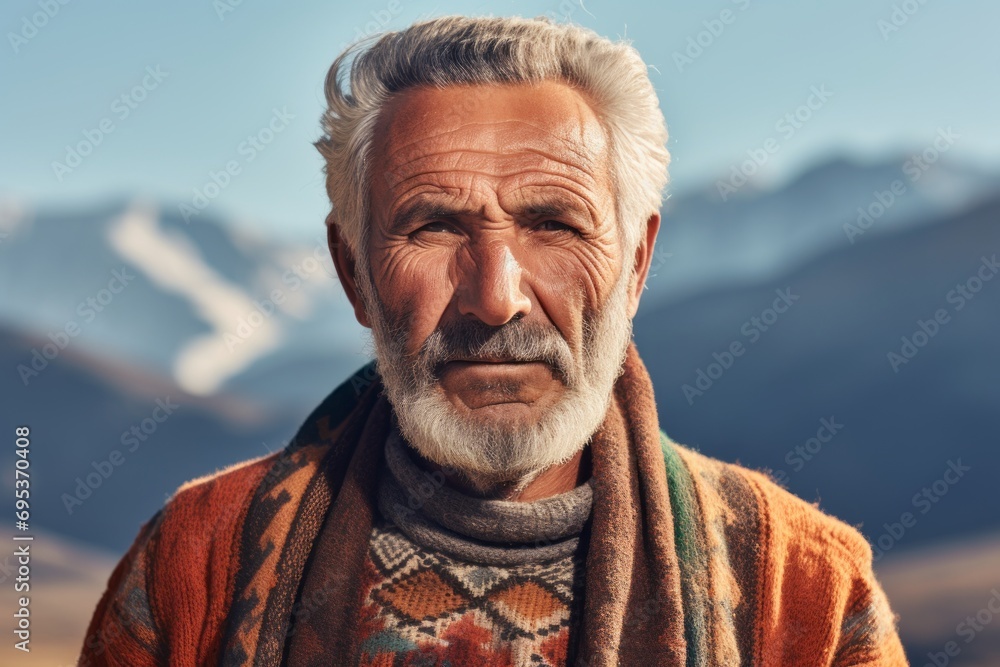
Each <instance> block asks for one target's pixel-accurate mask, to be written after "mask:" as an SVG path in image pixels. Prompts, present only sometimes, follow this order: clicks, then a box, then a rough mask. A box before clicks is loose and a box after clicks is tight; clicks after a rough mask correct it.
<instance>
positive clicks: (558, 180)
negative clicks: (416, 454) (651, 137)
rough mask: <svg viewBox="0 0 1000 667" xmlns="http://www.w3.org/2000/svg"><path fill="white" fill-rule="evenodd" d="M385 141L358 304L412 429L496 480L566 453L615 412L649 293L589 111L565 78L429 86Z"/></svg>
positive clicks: (384, 120)
mask: <svg viewBox="0 0 1000 667" xmlns="http://www.w3.org/2000/svg"><path fill="white" fill-rule="evenodd" d="M375 137H376V139H375V143H374V146H373V151H372V158H373V159H372V162H371V164H370V168H371V183H372V187H371V192H370V210H371V227H370V238H369V243H368V245H367V258H368V266H369V267H370V273H369V275H370V280H371V283H372V284H371V285H370V289H371V290H372V291H374V294H373V295H365V294H364V292H365V291H366V290H365V289H364V288H365V283H366V282H367V281H366V280H365V279H364V278H365V277H364V276H361V277H360V282H361V287H362V290H361V291H362V296H368V298H364V299H362V300H361V303H360V308H359V311H358V314H359V319H360V320H361V321H362V323H363V324H366V325H370V326H371V327H372V329H373V333H374V338H375V343H376V352H377V354H378V356H379V361H380V371H381V373H382V375H383V379H384V381H385V384H386V388H387V391H388V393H389V397H390V400H391V401H392V402H393V404H394V408H395V409H396V412H397V415H398V416H399V418H400V424H401V428H402V429H403V432H404V435H405V436H407V438H408V439H409V440H410V441H411V443H412V444H414V445H415V446H416V447H417V448H418V449H419V450H421V452H422V453H423V454H424V455H425V456H427V457H428V458H431V459H432V460H435V461H437V462H438V463H441V464H443V465H453V466H456V467H459V468H460V469H461V468H465V469H467V470H468V469H470V466H478V469H477V468H471V471H474V472H477V473H479V474H482V475H486V476H489V477H491V478H494V479H497V478H499V477H501V476H506V477H508V478H510V479H513V478H514V477H515V476H522V477H523V476H524V475H525V474H529V473H530V472H531V470H528V468H532V467H537V466H538V465H542V464H546V465H547V464H551V463H553V462H557V461H558V460H562V459H565V458H568V457H569V456H571V455H572V454H574V453H575V452H576V451H578V450H579V448H580V447H582V446H583V445H584V444H585V441H586V439H587V438H588V437H589V435H590V433H592V431H593V429H594V428H596V426H597V425H599V423H600V420H601V419H602V418H603V416H604V412H605V410H606V407H607V401H608V398H609V396H610V390H611V385H612V384H613V380H614V377H616V376H617V374H618V369H619V368H620V365H621V360H622V355H623V353H624V349H625V346H626V345H627V343H628V339H629V334H630V323H631V315H632V314H633V313H634V310H635V306H636V305H637V300H638V292H637V290H635V289H634V284H633V285H631V286H632V289H631V290H630V289H629V287H630V282H632V281H630V280H629V279H630V278H631V277H632V270H633V261H634V258H633V257H629V258H628V261H624V256H625V254H626V249H625V248H624V247H623V243H622V237H621V235H620V233H619V229H618V223H617V220H616V217H615V201H614V196H613V192H612V188H611V177H610V171H609V168H610V163H609V147H608V144H607V140H606V137H605V134H604V131H603V129H602V127H601V126H600V124H599V121H598V119H597V117H596V116H595V114H594V112H593V111H592V109H591V108H590V106H589V105H588V103H587V102H586V101H585V99H584V98H583V97H582V96H581V95H580V94H579V93H577V92H575V91H574V90H572V89H571V88H570V87H568V86H566V85H564V84H561V83H556V82H546V83H542V84H539V85H537V86H527V85H511V86H465V87H458V86H456V87H448V88H444V89H430V88H421V89H413V90H409V91H406V92H405V93H403V94H401V95H399V96H397V97H396V98H394V99H393V100H392V101H391V102H390V103H389V105H388V106H387V107H386V108H385V109H384V110H383V112H382V114H381V115H380V118H379V123H378V126H377V129H376V132H375ZM364 270H365V267H359V268H358V273H361V272H362V271H364ZM602 316H603V317H602ZM402 404H406V405H402ZM581 413H596V416H594V415H590V414H587V415H586V416H581ZM581 419H582V420H583V422H584V423H582V424H581V423H579V422H581ZM435 421H436V422H438V423H437V426H435V425H434V424H429V423H428V422H435ZM442 421H443V422H448V423H449V424H450V426H449V425H448V424H446V425H444V426H442V424H441V422H442ZM572 422H576V425H575V426H574V425H573V424H572ZM466 427H467V428H466ZM435 429H436V430H435ZM567 429H569V431H570V432H566V431H567ZM408 431H410V432H408ZM417 431H420V432H419V433H418V432H417ZM557 431H563V432H566V433H565V435H563V436H561V435H560V434H559V433H557ZM480 434H482V435H481V436H480ZM560 437H562V438H563V439H567V438H568V439H569V440H572V441H575V444H574V443H573V442H569V441H567V442H565V443H562V444H560V443H558V442H556V443H551V442H549V443H548V444H547V441H551V440H552V439H553V438H555V439H559V438H560ZM470 438H471V439H473V440H477V441H476V442H474V443H469V442H464V443H461V444H458V443H454V442H440V441H441V440H456V439H462V440H468V439H470ZM428 440H435V441H438V442H427V441H428ZM422 441H423V442H422ZM462 449H464V450H466V451H459V450H462Z"/></svg>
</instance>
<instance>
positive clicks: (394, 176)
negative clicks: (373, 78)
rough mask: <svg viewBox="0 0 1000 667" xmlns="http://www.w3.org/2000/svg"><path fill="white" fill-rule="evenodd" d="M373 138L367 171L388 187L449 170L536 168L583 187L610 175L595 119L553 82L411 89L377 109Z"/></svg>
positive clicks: (578, 97)
mask: <svg viewBox="0 0 1000 667" xmlns="http://www.w3.org/2000/svg"><path fill="white" fill-rule="evenodd" d="M374 137H375V139H374V142H373V146H372V149H373V153H372V158H373V160H372V168H373V170H374V172H375V173H376V174H378V175H381V176H382V177H383V181H384V182H385V183H386V184H388V186H389V187H390V188H392V187H395V186H396V185H397V184H399V183H400V182H402V181H405V180H407V179H409V178H412V177H414V176H417V175H420V174H425V173H428V172H434V171H437V172H441V171H442V170H447V169H448V168H451V169H454V170H455V171H477V170H483V172H484V173H489V174H492V175H494V176H499V177H502V176H505V175H509V174H516V173H519V172H524V171H530V170H533V169H534V170H541V171H546V172H552V173H556V174H562V175H565V176H566V177H568V178H571V179H574V180H580V181H581V184H587V185H591V184H593V185H596V183H597V181H599V180H601V179H602V178H605V177H606V176H607V174H608V172H609V158H610V156H609V147H608V141H607V136H606V133H605V129H604V126H603V125H602V124H601V122H600V120H599V118H598V116H597V114H596V113H595V111H594V109H593V108H592V106H591V105H590V104H589V103H588V100H587V99H586V98H585V97H584V96H583V95H582V94H581V93H580V92H578V91H576V90H574V89H573V88H571V87H570V86H568V85H566V84H564V83H560V82H555V81H546V82H542V83H538V84H511V85H463V86H448V87H445V88H430V87H421V88H413V89H409V90H406V91H404V92H402V93H399V94H398V95H396V96H394V97H393V98H392V99H391V100H390V101H389V102H388V103H387V104H386V106H385V107H384V108H383V110H382V112H381V113H380V115H379V118H378V122H377V125H376V129H375V133H374ZM588 182H593V183H588Z"/></svg>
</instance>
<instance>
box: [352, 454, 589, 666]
mask: <svg viewBox="0 0 1000 667" xmlns="http://www.w3.org/2000/svg"><path fill="white" fill-rule="evenodd" d="M390 445H391V443H387V459H389V460H390V461H393V460H394V459H393V457H392V453H391V451H390ZM397 446H398V442H397ZM396 454H397V458H398V455H399V454H400V452H399V451H397V452H396ZM403 463H404V464H405V465H407V466H410V465H411V463H412V462H410V461H404V462H403ZM413 470H414V469H413V468H412V467H411V468H409V469H408V471H409V472H411V473H412V472H413ZM384 474H385V475H386V476H387V477H389V479H388V480H384V481H383V483H382V485H381V487H382V488H380V496H381V497H380V503H379V504H380V507H381V508H383V511H382V513H381V515H380V516H378V517H376V521H375V523H374V526H373V529H372V532H371V538H370V541H369V548H368V557H367V560H366V562H365V567H364V575H363V581H361V582H360V584H361V592H362V594H363V602H362V604H361V611H360V619H359V621H360V628H359V629H360V641H359V643H358V650H359V655H358V656H356V657H355V660H354V663H355V664H360V665H370V666H372V667H374V666H378V667H389V666H390V665H391V666H403V665H421V666H428V667H429V666H432V665H433V666H440V667H445V666H449V665H453V666H458V665H475V666H482V667H485V666H487V665H490V666H492V665H512V666H513V665H517V666H521V665H536V666H540V667H541V666H556V665H565V664H567V661H568V654H569V653H570V652H571V648H572V640H573V639H574V638H575V635H576V632H577V626H578V624H579V618H580V613H581V610H582V602H583V572H584V563H583V560H584V559H583V556H584V553H583V551H582V549H581V548H580V547H579V545H577V547H576V548H575V549H574V550H573V551H572V552H570V553H569V554H567V555H563V556H558V557H556V558H549V559H547V560H546V559H540V560H538V561H533V560H532V559H531V558H530V556H529V557H527V558H525V557H521V558H519V559H518V560H520V561H522V562H517V563H514V564H507V563H505V564H500V563H497V562H476V560H480V561H481V560H486V559H484V558H479V555H480V554H481V553H482V551H481V550H477V546H478V545H480V544H481V543H482V540H481V539H475V538H471V537H466V536H463V535H461V534H459V533H456V532H454V531H445V530H444V529H442V528H440V527H438V528H437V530H438V531H439V532H441V533H447V535H448V537H447V540H448V541H447V542H446V543H447V544H449V545H450V546H451V547H452V548H451V549H449V551H451V552H452V553H446V552H444V551H442V550H440V549H437V548H429V547H427V546H425V545H424V544H421V543H420V542H418V541H417V540H415V539H412V538H411V537H410V535H408V534H407V532H410V533H411V534H416V535H424V534H425V532H419V533H414V532H413V531H407V530H406V528H407V527H408V525H409V524H410V523H411V522H410V520H408V519H407V518H406V517H408V516H417V515H419V518H420V520H421V522H422V523H421V526H422V528H423V530H424V531H426V529H427V528H426V527H427V525H428V524H431V525H436V524H434V523H433V519H434V513H433V511H431V510H429V509H428V506H429V505H433V503H420V504H416V503H414V505H416V506H417V510H416V511H415V512H413V511H410V512H406V511H405V510H404V512H402V513H400V512H398V511H396V512H391V511H385V509H386V508H385V503H386V502H391V499H394V498H400V496H398V495H395V494H398V493H399V491H400V490H403V491H404V492H405V491H413V489H412V488H408V487H403V486H401V485H399V486H397V484H398V483H399V481H400V480H399V479H398V478H402V479H403V481H404V482H405V481H406V480H407V476H406V475H405V474H400V475H398V477H397V476H396V475H393V474H392V473H391V472H390V471H386V472H385V473H384ZM450 492H451V493H453V494H454V492H453V490H452V491H450ZM571 493H572V492H571ZM563 495H564V497H567V496H568V494H563ZM575 496H576V497H577V498H579V497H581V494H579V493H577V494H575ZM402 497H406V496H405V495H404V496H402ZM582 498H583V500H582V501H580V500H575V502H578V503H579V502H584V503H586V507H585V508H584V510H585V511H586V512H589V497H588V496H585V495H584V496H582ZM500 505H501V506H503V508H504V509H503V510H502V511H508V510H510V511H513V512H519V513H525V512H529V513H530V512H533V511H534V510H533V507H535V506H534V503H500ZM412 506H413V505H411V507H412ZM465 507H466V510H467V512H471V513H475V512H476V511H477V505H476V500H475V499H472V498H469V499H468V503H466V504H465ZM515 508H516V509H515ZM493 510H494V512H495V511H496V504H494V505H493ZM386 514H392V515H394V516H396V517H402V518H401V519H400V523H402V524H403V526H402V529H401V527H400V526H397V525H395V524H394V523H393V522H392V521H391V520H389V519H387V518H386V516H385V515H386ZM472 518H475V516H473V517H472ZM511 523H516V517H514V516H512V517H511V521H509V522H507V525H506V526H505V528H506V530H507V532H508V533H509V531H510V524H511ZM480 537H483V536H482V534H480ZM574 537H575V536H574ZM463 541H467V542H468V544H466V545H462V546H465V547H468V548H465V549H463V548H462V546H459V544H458V543H460V542H463ZM545 542H546V541H543V546H540V547H538V548H535V547H534V546H533V545H532V544H530V543H529V544H512V543H506V545H507V546H500V547H497V545H493V548H494V549H495V548H501V549H503V548H511V549H516V553H519V554H522V555H523V554H525V553H529V552H531V551H532V550H533V551H534V552H536V553H538V554H551V549H549V550H548V551H545V550H544V543H545ZM456 553H459V554H462V555H463V556H464V557H462V556H456Z"/></svg>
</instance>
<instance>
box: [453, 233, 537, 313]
mask: <svg viewBox="0 0 1000 667" xmlns="http://www.w3.org/2000/svg"><path fill="white" fill-rule="evenodd" d="M461 271H462V274H461V275H460V276H459V280H458V288H457V289H456V290H455V296H456V301H457V305H458V310H459V312H460V313H461V314H462V315H465V316H473V317H476V318H478V319H479V320H481V321H482V322H483V323H484V324H488V325H490V326H495V327H498V326H501V325H503V324H506V323H507V322H509V321H511V320H512V319H514V318H515V317H524V316H526V315H527V314H528V313H529V312H531V299H530V298H529V297H528V295H527V294H525V293H524V291H522V284H523V275H522V273H523V272H522V269H521V265H520V264H518V262H517V260H516V259H515V258H514V255H513V253H511V251H510V248H509V247H508V246H507V244H505V243H502V242H493V243H488V244H484V245H482V246H480V247H479V248H475V249H473V250H472V252H471V253H470V256H469V257H467V258H466V261H465V262H463V267H462V269H461Z"/></svg>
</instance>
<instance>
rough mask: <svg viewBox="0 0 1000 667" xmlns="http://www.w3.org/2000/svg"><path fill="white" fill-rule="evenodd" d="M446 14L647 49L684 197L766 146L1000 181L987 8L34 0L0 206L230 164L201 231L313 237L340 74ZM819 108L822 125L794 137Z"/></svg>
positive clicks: (168, 193)
mask: <svg viewBox="0 0 1000 667" xmlns="http://www.w3.org/2000/svg"><path fill="white" fill-rule="evenodd" d="M345 5H346V6H345ZM46 7H48V13H49V14H52V16H48V15H46V13H45V12H46V9H45V8H46ZM907 12H909V13H907ZM449 13H468V14H487V13H492V14H497V15H507V14H521V15H526V16H536V15H539V14H549V15H551V16H554V17H557V18H560V19H565V18H568V19H570V20H572V21H574V22H577V23H581V24H583V25H585V26H588V27H592V28H594V29H595V30H597V31H598V32H599V33H601V34H603V35H606V36H609V37H626V38H628V39H630V40H632V42H633V44H634V45H635V46H636V48H638V49H639V51H640V53H642V55H643V57H644V58H645V59H646V61H647V62H648V63H649V64H650V65H651V67H653V68H654V69H653V71H651V77H652V79H653V82H654V85H655V86H656V88H657V90H658V92H659V94H660V102H661V106H662V108H663V110H664V113H665V115H666V118H667V124H668V127H669V129H670V134H671V138H670V148H671V150H672V152H673V156H674V161H673V165H672V168H671V173H672V180H673V185H672V191H673V192H680V191H683V190H684V189H687V188H693V187H698V186H701V185H704V184H706V183H709V184H710V183H711V182H713V181H714V180H715V179H716V178H717V177H719V176H722V175H725V174H727V173H728V171H729V169H730V167H731V165H733V164H734V163H736V162H738V161H739V160H742V159H744V158H745V157H746V151H748V150H754V149H759V148H760V147H762V146H763V145H764V143H765V141H766V140H767V139H768V138H772V139H774V140H775V141H776V142H777V145H778V146H779V150H778V151H777V152H776V153H774V154H773V155H772V156H770V157H769V159H768V162H767V164H766V165H765V167H764V168H763V169H762V170H761V174H762V176H763V178H764V179H765V180H766V181H769V182H780V181H781V180H782V179H784V178H787V177H789V176H791V175H794V174H795V173H796V172H797V171H798V170H800V169H801V168H802V167H803V166H806V165H808V164H811V163H814V162H816V161H818V160H820V159H823V158H824V157H826V156H828V155H829V154H830V153H833V152H843V153H850V154H856V155H860V156H862V157H872V158H874V157H879V156H882V155H886V154H890V153H891V152H894V151H903V150H907V149H921V148H923V147H925V146H928V145H930V144H931V142H932V141H933V139H934V137H935V135H936V132H937V129H938V128H945V127H948V126H952V127H953V130H954V132H956V133H957V134H959V135H960V139H959V140H958V141H957V142H956V144H955V148H954V150H953V155H954V156H956V157H965V158H967V159H974V160H977V161H981V162H984V163H989V164H998V163H1000V157H998V156H1000V86H998V81H1000V80H998V71H1000V43H998V41H997V39H996V25H997V24H998V22H1000V4H998V3H990V2H987V1H986V0H982V1H980V2H972V1H969V2H952V3H945V2H942V1H940V0H924V2H922V3H921V2H920V1H918V0H906V1H905V2H904V1H898V0H897V1H893V0H875V1H873V0H841V1H839V2H827V3H823V4H822V5H821V4H819V3H801V2H800V3H792V2H770V3H765V2H762V1H760V0H716V1H715V2H711V3H693V2H685V3H681V2H679V1H672V2H657V3H652V2H638V1H629V0H615V1H614V2H609V1H604V0H592V1H590V2H586V3H585V5H580V4H579V3H578V2H577V3H574V2H572V1H571V0H562V2H559V1H557V0H553V1H543V2H534V1H527V0H521V1H512V0H506V1H503V0H496V1H490V2H479V3H476V2H465V3H459V2H454V1H448V0H441V1H423V0H358V1H355V2H349V3H333V2H326V3H323V2H316V1H309V2H298V3H294V4H292V3H280V4H279V3H276V2H263V1H260V0H242V1H239V0H218V1H217V2H215V3H214V4H213V2H210V1H208V0H205V1H201V2H190V1H188V2H171V3H156V4H155V5H154V4H153V3H137V2H112V1H105V2H99V3H98V2H76V1H71V2H68V4H66V5H61V4H59V2H58V0H35V1H34V2H29V1H25V0H19V1H14V2H5V3H3V5H2V7H0V25H2V27H3V31H4V45H3V46H2V47H0V84H2V85H0V91H2V95H3V97H2V100H3V101H2V104H0V199H6V200H17V201H26V202H29V203H30V204H32V205H45V204H52V203H57V204H62V205H71V206H72V205H80V204H87V203H91V202H96V201H101V200H102V199H105V198H107V197H115V196H132V195H134V194H136V193H141V194H145V195H148V196H150V197H153V198H154V199H156V200H158V201H161V202H165V203H168V204H169V205H171V206H176V205H177V204H178V203H180V202H188V203H191V202H192V200H193V198H194V190H195V189H196V188H198V189H203V188H204V186H205V185H206V184H208V183H210V182H211V181H210V176H209V173H210V171H213V170H214V171H217V172H218V171H221V170H225V168H226V166H227V163H233V164H235V165H236V168H235V169H234V172H238V173H236V174H235V175H234V176H232V177H231V179H230V182H229V183H228V184H227V185H226V186H225V187H224V188H221V189H220V191H219V192H218V195H217V196H216V197H215V198H214V199H213V200H212V201H211V203H210V204H209V206H208V208H207V209H206V212H205V215H207V214H214V215H217V216H221V217H224V218H228V219H233V220H237V221H239V222H241V223H246V224H248V225H250V226H253V227H256V228H259V229H263V230H267V231H278V232H281V233H286V234H288V235H292V236H302V237H304V236H306V235H309V234H310V233H311V232H313V231H314V230H315V229H316V227H317V225H321V224H322V220H323V218H324V216H325V214H326V211H327V200H326V196H325V192H324V190H323V181H322V174H321V167H322V164H321V161H320V159H319V156H318V154H317V153H316V152H315V149H314V148H313V147H312V145H311V142H312V141H313V140H314V139H315V138H316V137H317V134H318V118H319V114H320V112H321V108H322V83H323V77H324V75H325V73H326V70H327V68H328V67H329V64H330V63H331V62H332V60H333V58H334V57H335V56H336V54H337V53H338V52H339V51H340V50H341V49H342V48H343V47H344V46H345V45H346V44H347V43H348V42H350V41H351V40H353V39H354V38H356V37H358V36H359V35H362V34H364V33H366V32H370V31H375V30H382V29H396V28H401V27H403V26H405V25H407V24H408V23H410V22H412V21H414V20H416V19H419V18H426V17H430V16H436V15H441V14H449ZM38 26H40V27H38ZM713 31H714V34H713ZM698 42H700V43H701V44H700V45H698ZM692 44H695V46H691V45H692ZM699 49H700V52H699ZM817 91H822V92H823V94H822V95H821V96H820V97H816V96H814V97H813V98H812V103H813V107H814V109H812V110H810V111H808V112H805V111H803V110H799V113H800V118H802V117H805V116H808V119H807V120H805V121H804V122H798V121H795V122H791V121H789V120H785V121H784V122H783V123H780V124H779V121H781V120H782V119H783V118H784V117H785V115H786V114H795V113H796V110H797V109H798V108H799V107H800V105H802V104H804V103H806V102H807V101H809V98H810V95H813V94H814V93H815V92H817ZM821 98H822V99H821ZM265 128H268V131H264V130H265ZM269 134H270V135H271V136H270V137H269ZM251 136H258V137H261V138H263V139H268V138H271V141H270V143H267V144H266V145H265V144H264V143H257V145H254V143H253V142H248V141H247V140H248V137H251ZM81 142H83V144H84V146H83V151H86V150H87V148H88V146H89V145H91V144H93V150H92V151H91V152H89V154H88V155H85V156H80V157H79V161H78V162H77V160H76V158H74V157H73V156H68V155H67V146H77V145H78V144H80V143H81ZM772 145H773V144H772ZM81 152H82V151H81ZM53 163H59V164H57V165H54V164H53ZM74 165H75V166H74Z"/></svg>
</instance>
